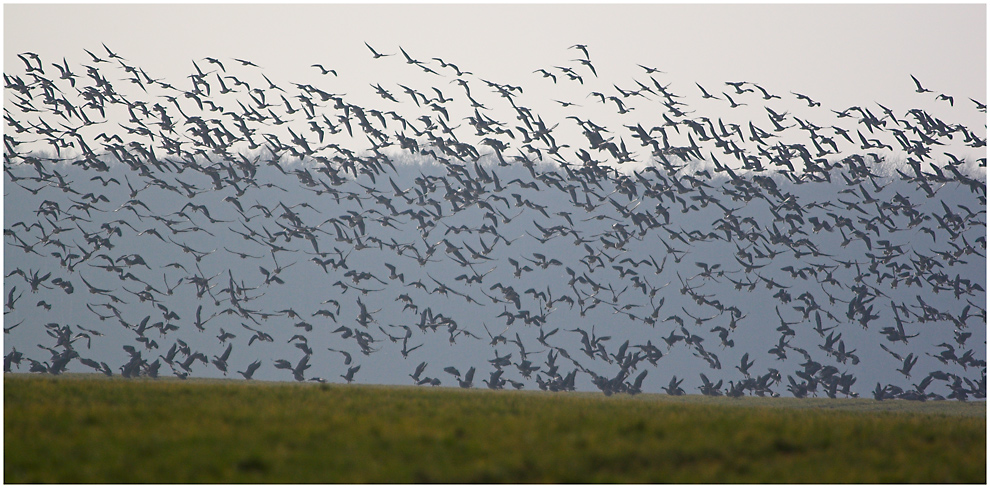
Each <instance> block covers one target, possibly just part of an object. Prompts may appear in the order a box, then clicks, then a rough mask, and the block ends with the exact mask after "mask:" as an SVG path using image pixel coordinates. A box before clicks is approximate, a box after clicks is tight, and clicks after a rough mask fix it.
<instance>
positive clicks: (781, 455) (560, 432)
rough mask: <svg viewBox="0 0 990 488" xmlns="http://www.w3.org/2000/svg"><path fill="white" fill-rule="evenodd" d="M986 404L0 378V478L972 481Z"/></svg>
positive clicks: (979, 462)
mask: <svg viewBox="0 0 990 488" xmlns="http://www.w3.org/2000/svg"><path fill="white" fill-rule="evenodd" d="M986 461H987V455H986V403H976V402H974V403H960V402H927V403H919V402H905V401H887V402H875V401H873V400H828V399H808V400H798V399H793V398H779V399H770V398H739V399H729V398H707V397H701V396H698V395H690V396H686V397H668V396H662V395H645V394H644V395H638V396H635V397H629V396H625V395H622V396H613V397H605V396H603V395H600V394H593V393H564V394H561V393H544V392H538V391H532V392H529V391H522V392H516V391H498V392H494V391H489V390H477V389H475V390H460V389H447V388H435V389H431V388H423V387H382V386H343V385H315V384H289V383H259V382H253V383H248V382H243V381H210V380H197V381H191V380H190V381H180V380H175V379H168V380H155V381H151V380H124V379H117V378H113V379H104V378H95V377H90V376H62V377H51V376H36V375H32V376H28V375H9V374H8V375H5V376H4V481H5V482H6V483H35V482H44V483H144V482H155V483H199V482H208V483H242V482H247V483H307V482H321V483H365V482H375V483H417V482H452V483H460V482H481V483H539V482H554V483H574V482H621V483H641V482H646V483H727V482H731V483H749V482H760V483H805V482H812V483H850V482H855V483H887V482H896V483H952V482H964V483H981V484H982V483H986V479H987V478H986V471H987V465H986Z"/></svg>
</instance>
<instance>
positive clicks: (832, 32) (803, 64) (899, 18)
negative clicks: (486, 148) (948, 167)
mask: <svg viewBox="0 0 990 488" xmlns="http://www.w3.org/2000/svg"><path fill="white" fill-rule="evenodd" d="M4 12H5V16H4V63H5V66H8V65H13V64H14V63H16V64H18V65H19V64H20V61H19V60H18V59H17V57H16V54H17V53H20V52H24V51H32V52H36V53H38V54H39V55H40V56H41V57H42V59H45V60H51V61H52V62H54V61H56V60H59V59H61V58H62V57H63V56H65V57H66V58H68V60H69V62H70V64H71V63H73V62H75V63H82V62H88V61H89V59H88V57H87V55H86V54H85V53H84V52H83V51H82V49H83V48H86V49H89V50H91V51H93V52H95V53H97V54H104V52H103V51H102V47H101V46H100V43H102V42H105V43H106V44H107V45H108V46H110V47H111V48H112V49H114V50H115V51H118V52H119V54H120V55H122V56H124V57H125V58H128V59H129V60H130V61H131V62H132V63H135V64H137V65H139V66H142V67H144V68H145V70H146V71H148V73H149V74H151V75H152V76H163V77H167V78H169V79H174V78H176V77H184V76H185V75H187V74H188V73H189V72H191V71H190V70H191V69H192V66H191V64H190V60H191V59H201V58H203V57H204V56H212V57H216V58H220V59H229V58H231V57H240V58H248V59H250V60H252V61H254V62H256V63H257V64H259V65H261V66H263V67H264V68H265V69H266V70H267V71H266V72H269V73H277V74H278V76H279V78H281V79H283V80H291V79H293V77H295V76H307V77H309V78H311V79H312V78H315V77H314V76H312V74H313V71H312V70H313V68H310V67H309V66H310V65H311V64H313V63H322V64H324V65H326V66H327V67H333V68H335V69H337V72H338V73H339V74H340V78H339V79H338V80H335V81H336V82H338V83H339V84H340V86H341V88H342V89H341V91H343V92H347V91H353V89H357V88H363V87H365V86H366V85H364V83H365V82H366V81H367V80H374V79H379V78H380V79H385V80H388V79H389V77H384V76H382V77H379V76H376V75H377V74H379V73H382V74H384V73H386V72H388V70H390V69H393V68H395V64H396V63H384V62H382V63H373V62H371V56H370V52H369V51H368V50H367V49H366V48H365V47H364V46H363V44H362V43H363V42H364V41H367V42H369V43H370V44H371V45H372V46H374V47H375V48H376V49H377V50H379V51H380V52H384V53H398V49H397V47H398V46H399V45H401V46H403V48H405V49H406V51H407V52H409V53H410V54H411V55H413V56H414V57H417V58H418V59H423V60H426V61H429V60H430V58H432V57H440V58H443V59H445V60H447V61H450V62H454V63H455V64H458V66H459V67H461V69H466V70H472V71H475V72H476V74H478V75H479V76H488V77H491V78H499V79H501V80H502V81H501V82H503V83H517V84H521V83H523V82H526V85H527V86H531V85H532V83H530V81H531V80H532V77H538V76H539V75H534V74H533V73H532V71H533V70H535V69H537V68H542V67H547V68H549V67H551V66H553V65H555V64H557V65H560V64H563V63H566V62H568V61H569V60H570V59H572V58H576V57H578V56H577V55H578V54H579V53H578V51H576V50H567V48H568V47H569V46H571V45H573V44H577V43H580V44H587V45H588V46H589V50H590V54H591V59H592V61H593V63H594V64H595V66H596V68H597V70H598V71H599V73H600V74H602V75H603V77H605V78H607V79H608V80H610V81H611V80H622V79H624V78H625V79H631V78H632V77H633V76H639V78H640V79H643V78H644V77H643V76H642V73H643V72H642V70H641V69H640V68H638V67H637V66H636V65H637V64H644V65H647V66H653V67H656V68H659V69H661V70H663V71H666V72H667V77H668V78H667V79H670V80H673V81H679V82H680V83H679V85H675V88H676V87H678V86H680V89H681V91H686V90H688V89H692V90H693V89H694V87H693V86H692V83H693V82H694V81H698V82H700V83H701V84H702V85H705V86H706V87H711V88H710V90H711V89H719V90H721V89H722V88H728V87H724V86H715V85H716V84H720V83H721V82H723V81H730V80H731V81H738V80H747V81H753V82H756V83H761V84H765V85H766V86H768V88H771V87H773V88H776V90H777V91H783V92H786V91H789V90H793V91H797V92H801V93H806V94H808V95H811V96H812V97H813V98H816V99H825V100H828V101H831V102H832V103H834V104H835V105H836V106H848V105H851V104H856V103H863V100H871V99H875V100H876V101H879V102H881V103H885V104H892V105H898V104H904V105H908V104H910V103H912V102H916V101H917V99H916V98H911V97H912V95H913V94H914V93H913V89H914V86H913V83H912V81H911V79H910V77H909V74H914V75H915V76H917V77H918V78H919V79H920V80H922V82H923V83H924V84H925V85H926V86H927V87H929V88H931V89H933V90H936V91H940V92H943V93H948V94H952V95H954V96H955V97H956V98H958V99H961V101H964V102H966V104H964V105H965V106H966V107H967V108H968V107H969V105H968V104H969V102H968V101H967V100H966V99H967V98H970V97H972V98H976V99H978V100H981V101H983V99H985V94H986V54H987V53H986V45H987V43H986V5H984V4H956V5H944V4H927V5H926V4H874V5H855V4H825V5H806V4H769V5H747V4H625V5H620V4H543V5H532V4H488V5H482V4H434V5H416V4H394V5H381V4H376V5H371V4H302V5H267V4H219V5H198V4H158V5H152V4H104V5H85V4H68V5H66V4H6V5H4ZM386 59H387V60H388V61H400V60H401V57H397V58H386ZM379 61H383V60H379ZM572 64H573V63H572ZM18 68H20V66H18ZM349 83H356V85H354V86H348V84H349ZM691 94H692V95H694V94H695V92H694V91H691ZM926 96H927V95H926ZM960 112H961V111H960ZM966 112H967V113H970V112H972V111H971V110H967V111H966ZM960 122H963V123H965V121H960Z"/></svg>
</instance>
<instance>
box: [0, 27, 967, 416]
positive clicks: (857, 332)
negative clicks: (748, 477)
mask: <svg viewBox="0 0 990 488" xmlns="http://www.w3.org/2000/svg"><path fill="white" fill-rule="evenodd" d="M366 47H367V49H368V50H370V53H371V55H370V57H369V62H374V63H384V62H393V61H394V62H395V63H394V64H395V68H396V70H397V72H398V71H400V70H402V69H409V70H415V71H418V72H419V73H417V75H418V76H419V78H418V79H419V80H423V83H422V84H423V85H424V86H425V85H426V84H429V85H430V86H428V87H426V88H425V89H423V88H417V87H416V86H418V85H417V83H414V82H406V84H399V83H395V82H377V83H372V84H370V85H371V89H372V90H373V91H374V94H375V95H376V96H378V97H380V101H378V102H376V104H374V106H373V105H372V104H370V103H362V104H361V105H360V106H359V105H358V104H357V103H352V102H351V101H350V99H348V98H346V95H344V94H337V93H333V90H332V89H331V88H327V86H333V80H334V78H335V77H336V76H337V71H336V70H335V69H328V68H326V67H324V65H322V64H314V65H312V68H314V69H315V71H314V76H316V77H319V78H320V80H321V81H320V82H318V83H313V84H301V83H291V84H290V83H282V82H278V83H277V82H276V81H274V80H273V79H272V78H276V77H275V76H272V78H269V76H268V75H267V74H266V73H265V72H264V70H263V68H262V67H260V66H258V65H256V64H255V63H253V62H252V61H250V60H246V59H217V58H211V57H207V58H204V59H202V60H194V61H193V62H192V65H193V67H194V72H192V73H190V74H189V76H188V79H187V80H183V83H182V84H179V83H176V85H175V86H173V85H171V84H169V83H168V82H167V81H166V80H164V79H155V78H153V77H152V76H149V75H148V73H147V72H146V71H145V70H144V69H143V68H142V67H139V66H136V65H135V64H134V63H132V62H131V61H129V60H128V59H125V58H124V57H122V56H121V55H119V54H117V53H116V52H114V51H112V50H111V49H110V48H109V47H107V46H106V45H103V46H102V49H96V50H95V51H96V52H93V51H90V50H86V53H87V55H88V58H89V59H88V60H87V61H86V62H84V63H82V64H80V65H70V63H69V62H68V61H66V59H64V58H63V59H62V60H61V62H55V63H52V62H50V61H43V60H42V59H41V58H40V56H38V55H37V54H34V53H30V52H26V53H22V54H19V55H18V57H19V58H20V59H21V60H22V61H23V63H24V70H23V72H21V73H17V74H14V73H4V82H5V92H6V96H7V100H8V103H7V104H5V108H4V119H5V122H6V130H5V132H4V173H5V187H4V190H5V194H4V201H5V210H6V216H7V218H6V219H5V220H6V221H5V222H4V238H5V241H4V250H5V253H6V259H5V261H4V266H5V275H6V279H5V280H4V288H5V290H6V293H5V295H6V300H5V306H4V313H5V320H4V322H5V324H4V334H5V339H6V340H5V341H4V342H5V344H4V348H5V351H4V352H5V356H4V371H6V372H11V371H20V370H22V368H23V369H26V370H27V371H30V372H38V373H49V374H59V373H62V372H66V371H90V370H95V371H98V372H101V373H103V374H106V375H108V376H113V375H121V376H124V377H157V376H159V375H160V374H174V375H176V376H178V377H180V378H186V377H187V376H189V375H194V374H195V375H205V376H210V375H214V376H217V375H220V374H222V375H224V376H226V375H228V374H232V375H233V373H236V374H237V375H239V376H241V377H243V378H245V379H252V378H253V377H254V375H255V374H256V372H258V371H259V370H260V369H261V368H265V369H266V370H268V373H267V374H268V377H270V378H272V379H280V378H282V377H283V376H282V375H284V377H285V378H288V377H289V376H291V378H293V379H295V380H297V381H321V382H326V381H338V380H337V379H336V378H341V379H342V380H343V381H346V382H348V383H350V382H352V381H355V380H358V381H360V376H361V375H364V374H369V373H368V371H369V369H378V370H382V371H384V370H387V371H386V372H382V373H381V375H382V376H381V378H384V380H379V381H384V382H398V381H399V380H400V379H401V380H402V381H407V380H405V379H404V377H405V376H408V377H409V378H411V380H412V382H413V383H414V384H417V385H432V386H438V385H458V386H460V387H463V388H471V387H480V386H481V385H480V384H478V383H476V382H475V373H476V372H479V371H478V370H479V369H480V370H482V371H481V374H482V375H484V376H487V378H484V379H483V380H482V383H483V384H484V386H487V387H488V388H492V389H501V388H505V387H510V388H517V389H519V388H526V387H527V386H528V387H538V388H540V389H543V390H549V391H568V390H575V389H581V388H587V389H590V388H597V389H599V390H601V391H602V392H604V393H605V394H606V395H611V394H616V393H628V394H636V393H639V392H642V391H660V390H662V391H664V392H666V393H668V394H671V395H681V394H685V393H693V392H695V391H699V392H700V393H702V394H704V395H728V396H742V395H760V396H764V395H766V396H778V395H780V394H782V393H784V392H787V393H789V394H791V395H793V396H796V397H805V396H818V395H827V396H829V397H833V398H834V397H837V396H846V397H855V396H859V395H860V394H861V393H865V390H862V389H860V390H857V388H856V387H855V386H856V383H857V379H858V378H860V377H863V376H867V377H870V378H889V377H890V376H889V375H888V376H884V375H886V374H888V373H897V374H898V376H903V378H904V379H905V380H907V381H918V380H917V379H918V378H921V380H920V382H917V383H913V384H910V385H907V384H903V383H902V384H895V383H897V382H893V381H881V380H880V379H877V380H876V381H875V383H876V387H875V388H874V389H873V392H872V394H873V397H874V398H876V399H877V400H884V399H892V398H902V399H913V400H930V399H945V398H951V399H958V400H966V399H967V398H971V397H973V398H985V395H986V361H985V346H976V347H974V346H973V343H974V342H975V341H979V340H982V341H984V343H985V340H986V308H985V297H986V295H985V289H984V287H985V272H986V258H985V252H986V238H985V233H986V210H985V208H986V190H985V168H986V159H985V157H984V158H979V159H973V158H960V157H957V156H955V155H954V154H955V153H953V152H950V148H951V147H955V146H965V147H968V148H982V147H985V144H986V139H985V138H980V136H979V135H978V134H977V133H976V132H974V131H973V130H972V129H970V128H967V127H965V126H963V125H960V124H953V123H950V122H946V121H943V120H942V119H940V118H939V117H937V116H936V115H935V114H933V113H931V112H930V111H927V110H923V109H918V108H913V109H911V110H908V111H907V112H906V113H901V112H895V111H894V110H892V109H889V108H887V107H884V106H883V105H880V104H876V107H873V106H853V107H848V108H841V109H829V108H825V107H823V106H822V103H823V102H819V101H816V100H814V99H812V98H810V97H808V96H806V95H803V94H798V93H793V92H791V93H780V94H776V93H771V90H768V89H767V88H765V87H764V86H761V85H759V84H756V83H752V82H746V81H740V82H734V81H733V82H726V83H725V85H724V87H721V89H712V90H711V92H709V90H708V89H706V88H704V87H703V86H702V85H701V84H699V83H695V85H696V86H692V87H690V90H691V92H692V93H694V96H696V97H700V101H699V102H698V103H699V105H700V104H702V103H711V104H717V105H713V106H717V107H720V109H723V111H724V110H728V111H729V112H731V111H732V110H735V109H737V108H739V107H741V106H746V105H749V106H752V107H759V106H760V105H762V106H763V108H764V109H765V115H766V118H764V119H762V121H760V120H755V119H754V120H752V121H749V122H748V124H747V123H733V122H731V121H730V118H729V116H728V115H727V116H726V117H725V120H723V117H712V118H709V117H706V116H701V115H695V113H696V112H697V110H692V108H694V107H693V105H689V104H688V103H686V101H685V100H688V98H689V94H688V92H682V93H675V91H674V88H672V86H671V85H672V84H671V83H667V84H665V83H664V82H662V81H661V80H662V76H663V75H664V73H663V72H662V71H660V70H658V69H656V68H652V67H649V66H644V65H641V66H640V67H641V68H642V69H643V73H642V76H641V79H640V80H633V81H634V82H635V85H632V84H630V85H628V86H624V87H620V86H618V84H612V86H611V87H609V88H608V89H607V90H606V89H604V88H603V89H602V90H603V91H591V92H590V93H589V94H588V97H587V98H586V99H584V100H574V101H567V100H553V102H554V103H555V104H556V105H557V106H558V108H569V107H572V106H574V107H578V108H580V107H585V106H588V107H595V108H597V109H600V110H605V111H607V112H609V117H610V119H609V120H621V121H622V123H621V127H616V126H614V125H613V126H611V127H606V126H604V125H599V124H598V123H596V122H593V121H592V120H591V119H590V118H583V117H581V116H579V115H569V116H567V117H565V118H564V119H562V120H559V121H557V120H551V122H547V121H545V120H544V118H543V115H541V114H540V113H538V112H537V111H536V110H534V109H531V108H528V107H527V106H525V105H524V103H523V101H522V100H523V98H524V93H523V87H522V86H513V85H509V84H501V83H496V82H493V81H488V80H486V79H483V78H482V77H480V76H478V75H474V74H473V73H471V72H469V71H465V70H462V69H461V68H460V67H458V66H456V65H454V64H452V63H450V62H447V61H445V60H442V59H440V58H432V59H431V60H429V61H421V60H417V59H416V58H414V57H413V56H411V55H410V54H408V53H407V52H406V51H405V50H404V49H403V48H399V52H396V53H383V52H380V51H379V50H376V49H375V48H373V47H372V46H370V45H367V44H366ZM568 54H569V56H568V57H572V58H573V57H574V56H576V59H572V60H571V61H569V62H564V63H560V64H561V66H553V67H546V68H540V69H537V70H535V71H534V80H533V82H534V83H553V84H561V85H562V84H568V83H569V84H571V85H574V84H577V85H574V86H584V85H585V84H587V85H589V86H590V85H592V81H598V84H602V82H601V81H600V80H599V79H598V76H599V73H598V71H597V70H596V68H595V66H594V64H593V62H592V57H591V56H590V55H589V49H588V46H584V45H576V46H572V48H571V50H569V51H568ZM403 61H404V63H403ZM406 65H407V66H406ZM658 78H661V79H658ZM912 78H913V81H914V83H916V84H917V92H918V93H919V95H918V96H919V97H930V95H928V94H927V93H928V92H930V90H928V89H926V88H924V87H923V86H922V84H921V82H919V81H918V80H917V78H914V77H913V76H912ZM431 80H435V81H431ZM122 85H123V88H122V87H121V86H122ZM408 85H413V86H408ZM452 85H453V86H452ZM180 86H182V87H180ZM595 86H597V85H595ZM699 92H700V93H699ZM712 93H717V94H716V95H713V94H712ZM719 95H721V96H719ZM926 99H927V98H926ZM589 100H590V103H589ZM934 102H936V103H947V104H949V105H950V106H951V107H954V108H956V109H960V110H961V109H963V107H962V106H961V105H962V104H960V106H956V105H955V104H954V99H953V97H951V96H948V95H945V94H938V95H937V96H936V99H934ZM972 102H973V103H974V104H975V107H971V108H970V109H973V110H979V111H985V110H986V106H985V104H984V103H982V102H978V101H976V100H972ZM592 104H593V105H592ZM795 104H798V107H796V108H794V110H795V112H796V111H797V110H798V109H801V110H804V111H805V112H806V113H809V114H811V115H810V116H802V117H798V116H797V115H794V114H791V113H789V112H788V110H791V109H790V108H788V105H791V106H794V105H795ZM805 105H807V106H805ZM782 107H783V108H782ZM574 110H575V112H574V113H578V114H581V113H582V112H580V111H578V110H577V109H576V108H575V109H574ZM647 112H648V113H649V114H656V115H655V120H652V121H649V122H645V123H646V125H643V123H644V121H643V120H637V119H633V118H632V117H634V116H635V115H636V114H644V115H645V114H647ZM874 112H876V113H877V114H880V115H879V116H878V115H876V114H875V113H874ZM727 113H728V112H727ZM499 114H509V117H514V118H512V119H509V118H507V117H501V116H499ZM496 116H499V118H501V119H502V120H499V119H497V118H496ZM649 117H653V116H652V115H649ZM816 120H817V121H816ZM823 120H827V122H822V121H823ZM654 124H656V125H654ZM818 124H821V125H818ZM647 127H649V128H647ZM568 131H570V132H568ZM565 132H566V133H568V134H577V137H569V138H567V139H564V138H563V135H562V134H564V133H565ZM953 145H955V146H953ZM940 146H941V147H940ZM898 155H900V156H898ZM943 156H944V157H943ZM898 157H899V158H901V159H903V163H901V162H900V161H895V160H896V159H897V158H898ZM974 333H975V337H973V338H972V339H971V337H972V336H973V335H974ZM94 339H95V340H94ZM46 340H47V341H48V344H47V345H46V344H37V346H36V347H35V345H34V343H35V342H38V341H46ZM290 344H291V346H290ZM235 346H236V347H235ZM294 351H295V352H294ZM396 353H397V354H396ZM486 358H487V359H486ZM919 360H921V361H922V363H921V367H920V368H915V366H916V365H918V364H919V363H918V362H919ZM723 361H724V366H723ZM438 363H439V364H438ZM860 363H863V365H864V366H865V365H867V364H869V365H870V366H869V367H868V368H867V367H864V366H859V365H860ZM362 366H364V367H365V371H364V372H361V371H360V369H361V368H362ZM163 367H164V369H163ZM431 367H432V368H433V369H432V371H434V372H431V369H430V368H431ZM271 368H274V369H275V370H284V373H280V372H278V371H272V370H271ZM919 369H920V370H923V371H920V372H919ZM462 370H463V373H462ZM699 370H700V371H701V372H699ZM880 370H883V372H880ZM262 371H264V370H262ZM651 371H653V372H655V373H654V375H653V377H651V378H650V379H647V375H648V373H650V372H651ZM672 372H677V373H676V374H673V375H672V374H671V373H672ZM441 373H442V374H441ZM678 374H679V375H680V378H678ZM321 375H322V376H321ZM445 375H449V376H445ZM689 375H690V376H691V377H694V378H698V379H699V380H700V381H699V382H698V386H697V387H690V386H689V387H687V388H686V389H685V387H682V386H681V385H682V383H683V382H684V380H685V379H687V378H688V376H689ZM871 375H872V376H871ZM658 378H662V379H658ZM668 378H669V380H668ZM860 385H862V383H860ZM867 388H869V387H868V386H867Z"/></svg>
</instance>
